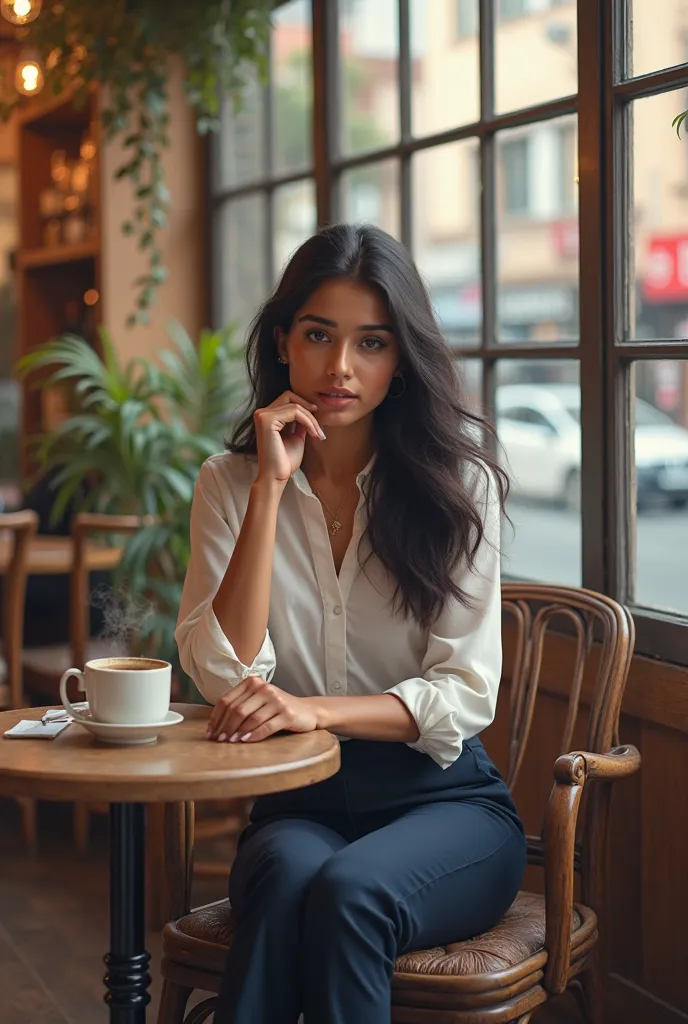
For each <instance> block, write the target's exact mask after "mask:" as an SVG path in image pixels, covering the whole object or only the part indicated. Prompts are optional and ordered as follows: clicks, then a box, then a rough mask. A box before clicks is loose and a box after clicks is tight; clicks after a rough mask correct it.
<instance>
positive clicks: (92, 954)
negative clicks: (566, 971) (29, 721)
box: [0, 801, 579, 1024]
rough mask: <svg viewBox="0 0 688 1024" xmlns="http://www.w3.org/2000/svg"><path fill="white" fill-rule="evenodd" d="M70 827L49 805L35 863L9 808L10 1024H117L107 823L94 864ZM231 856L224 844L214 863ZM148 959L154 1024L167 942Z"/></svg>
mask: <svg viewBox="0 0 688 1024" xmlns="http://www.w3.org/2000/svg"><path fill="white" fill-rule="evenodd" d="M70 822H71V817H70V812H69V808H68V806H67V805H63V804H41V806H40V833H41V835H40V847H39V852H38V855H37V856H36V857H28V856H27V855H26V854H25V852H24V851H23V849H22V845H21V842H20V838H19V819H18V814H17V811H16V807H15V805H14V804H12V803H11V802H5V801H0V1024H106V1022H107V1010H106V1008H105V1006H104V1005H103V1002H102V994H103V989H102V982H101V978H102V975H103V971H104V968H103V963H102V956H103V954H104V953H105V952H106V951H107V947H108V878H107V846H106V842H107V835H106V820H105V819H104V818H102V817H98V816H97V817H96V818H95V819H94V828H93V832H94V836H93V842H92V844H91V848H90V851H89V854H88V856H87V857H84V858H79V857H77V856H76V854H75V853H74V849H73V844H72V841H71V824H70ZM221 854H222V848H221V844H220V845H219V846H218V843H217V842H216V844H215V846H214V848H213V850H212V855H213V857H214V858H217V857H218V855H220V856H221ZM227 856H229V849H228V848H227ZM225 888H226V886H225V883H224V882H223V881H221V880H217V879H203V880H197V882H196V883H195V891H194V904H195V905H199V904H200V903H204V902H209V901H211V900H214V899H221V898H223V897H224V895H225ZM148 950H149V952H150V953H151V956H152V960H151V974H152V977H153V984H152V989H151V994H152V1002H151V1006H150V1008H149V1013H148V1020H149V1022H151V1024H152V1022H154V1021H155V1020H156V1014H157V1002H158V999H159V992H160V988H159V979H158V972H157V963H158V959H159V952H160V940H159V936H158V935H157V934H153V935H149V936H148ZM202 998H204V996H203V995H202V994H200V993H199V996H198V999H199V1000H200V999H202ZM189 1005H193V1004H192V1003H190V1004H189ZM247 1024H248V1022H247ZM533 1024H579V1022H578V1017H577V1015H576V1014H575V1013H573V1012H572V1011H571V1010H570V1009H568V1005H566V1006H561V1007H560V1008H559V1009H558V1010H557V1012H556V1013H554V1012H552V1010H547V1012H543V1011H541V1012H540V1014H538V1015H537V1016H536V1017H535V1018H534V1019H533Z"/></svg>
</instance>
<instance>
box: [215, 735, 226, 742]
mask: <svg viewBox="0 0 688 1024" xmlns="http://www.w3.org/2000/svg"><path fill="white" fill-rule="evenodd" d="M226 739H227V733H226V732H221V733H220V735H219V736H218V737H217V742H218V743H224V741H225V740H226Z"/></svg>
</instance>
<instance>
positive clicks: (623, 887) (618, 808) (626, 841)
mask: <svg viewBox="0 0 688 1024" xmlns="http://www.w3.org/2000/svg"><path fill="white" fill-rule="evenodd" d="M620 731H621V736H622V742H624V743H633V744H634V745H635V746H636V747H638V749H639V750H640V753H641V755H642V756H643V764H642V766H641V769H640V771H639V772H637V773H636V774H635V775H632V776H631V777H630V778H628V779H622V780H619V782H617V783H615V785H614V788H613V790H612V801H611V808H610V819H609V899H608V903H607V905H608V914H609V921H608V925H607V927H606V928H605V929H602V932H601V935H600V940H601V943H603V951H604V955H605V961H604V962H605V963H606V965H607V968H608V970H609V971H612V972H616V973H617V974H620V975H623V976H624V977H625V978H635V979H636V980H637V979H639V978H640V977H641V975H642V967H643V950H642V941H641V939H642V934H643V906H642V902H643V858H642V848H643V843H642V813H641V810H642V809H641V804H642V800H641V794H642V785H643V775H644V772H645V765H646V761H645V752H644V750H643V736H642V733H643V730H642V724H641V722H640V721H639V720H638V719H637V718H631V717H629V716H628V715H622V716H621V722H620Z"/></svg>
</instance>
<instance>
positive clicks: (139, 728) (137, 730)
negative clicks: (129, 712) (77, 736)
mask: <svg viewBox="0 0 688 1024" xmlns="http://www.w3.org/2000/svg"><path fill="white" fill-rule="evenodd" d="M72 721H73V724H74V725H83V727H84V729H86V730H87V731H88V732H90V733H91V735H92V736H95V738H96V739H97V740H100V742H101V743H114V744H117V745H118V746H126V747H132V746H142V745H143V744H144V743H155V742H156V740H157V738H158V734H159V733H160V732H161V730H162V729H167V728H169V726H171V725H179V723H180V722H183V721H184V716H183V715H180V714H179V712H177V711H168V712H167V714H166V715H165V717H164V718H163V719H162V721H161V722H146V723H142V724H137V725H125V724H121V725H120V724H119V723H114V722H95V721H94V720H93V719H92V718H91V713H90V711H84V712H82V713H81V714H80V715H79V716H78V717H77V716H75V717H74V718H73V719H72Z"/></svg>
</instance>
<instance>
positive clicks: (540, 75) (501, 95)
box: [495, 0, 578, 113]
mask: <svg viewBox="0 0 688 1024" xmlns="http://www.w3.org/2000/svg"><path fill="white" fill-rule="evenodd" d="M576 7H577V4H576V0H560V2H553V0H500V2H499V5H498V8H497V18H496V23H495V109H496V110H497V111H498V113H503V112H504V111H505V110H517V109H519V108H521V107H530V106H534V105H535V104H536V103H545V102H547V101H548V100H555V99H559V98H560V97H561V96H571V95H573V94H574V93H576V92H577V91H578V73H577V60H578V55H577V45H578V43H577V31H576Z"/></svg>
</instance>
